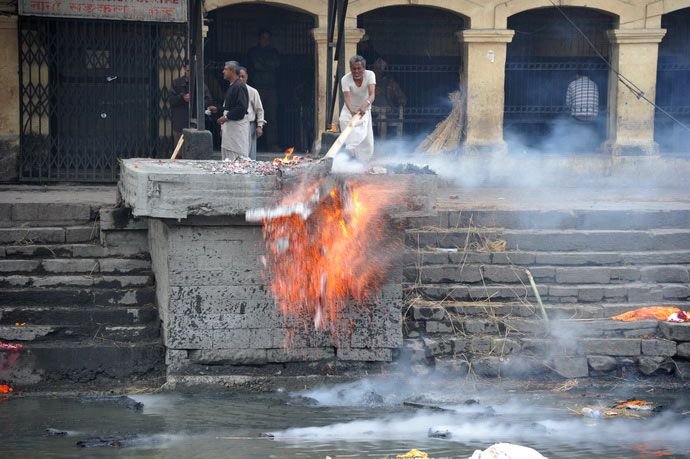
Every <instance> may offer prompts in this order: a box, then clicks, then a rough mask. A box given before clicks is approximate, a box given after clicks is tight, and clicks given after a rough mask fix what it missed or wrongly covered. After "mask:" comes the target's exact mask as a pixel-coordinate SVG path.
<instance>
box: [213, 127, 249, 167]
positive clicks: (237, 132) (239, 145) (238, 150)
mask: <svg viewBox="0 0 690 459" xmlns="http://www.w3.org/2000/svg"><path fill="white" fill-rule="evenodd" d="M220 133H221V144H220V147H221V154H222V156H223V159H230V160H235V159H237V158H239V157H240V156H249V121H247V118H246V117H245V118H244V119H241V120H239V121H233V120H227V121H226V122H225V123H223V125H222V126H221V127H220Z"/></svg>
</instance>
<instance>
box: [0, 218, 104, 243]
mask: <svg viewBox="0 0 690 459" xmlns="http://www.w3.org/2000/svg"><path fill="white" fill-rule="evenodd" d="M98 237H99V227H98V224H97V223H96V222H94V223H93V224H90V225H81V226H54V227H53V226H45V227H41V226H27V227H11V228H0V244H5V245H24V244H26V245H35V244H36V243H46V244H64V243H73V242H89V241H96V240H98Z"/></svg>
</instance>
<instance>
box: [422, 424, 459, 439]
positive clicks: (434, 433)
mask: <svg viewBox="0 0 690 459" xmlns="http://www.w3.org/2000/svg"><path fill="white" fill-rule="evenodd" d="M427 436H428V437H429V438H446V439H448V438H450V437H452V436H453V435H452V434H451V433H450V429H448V428H447V427H429V431H428V432H427Z"/></svg>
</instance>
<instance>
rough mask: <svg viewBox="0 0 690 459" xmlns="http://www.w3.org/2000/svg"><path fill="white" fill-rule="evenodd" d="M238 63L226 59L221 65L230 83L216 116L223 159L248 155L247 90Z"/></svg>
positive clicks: (224, 76)
mask: <svg viewBox="0 0 690 459" xmlns="http://www.w3.org/2000/svg"><path fill="white" fill-rule="evenodd" d="M239 74H240V64H239V63H238V62H237V61H228V62H226V63H225V66H224V67H223V78H224V79H226V80H227V81H228V83H230V86H229V87H228V90H227V92H226V93H225V100H224V101H223V116H221V117H220V118H218V124H220V126H221V145H220V152H221V156H222V158H223V159H229V160H235V159H238V158H239V157H241V156H249V122H248V121H247V118H246V115H247V109H248V107H249V92H248V91H247V86H246V85H245V84H244V82H243V81H242V80H240V78H239Z"/></svg>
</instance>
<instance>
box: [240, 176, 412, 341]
mask: <svg viewBox="0 0 690 459" xmlns="http://www.w3.org/2000/svg"><path fill="white" fill-rule="evenodd" d="M377 179H378V180H377V181H376V182H374V181H372V180H365V179H363V178H361V177H360V178H355V179H350V180H344V179H338V178H335V177H334V176H327V177H321V178H320V179H318V180H316V181H315V182H314V183H312V184H309V185H303V186H301V187H300V189H298V190H297V191H296V192H294V193H293V194H291V195H289V196H287V197H286V198H285V199H283V201H282V202H281V203H280V206H279V207H277V208H274V209H255V210H253V211H250V212H248V213H247V219H248V220H253V221H262V222H263V232H264V238H265V241H266V249H267V250H266V255H265V258H264V259H263V262H264V266H265V268H266V274H267V277H268V279H269V281H270V285H271V290H272V293H273V296H274V298H275V300H276V302H277V304H278V306H279V308H280V310H281V311H282V313H283V314H284V315H285V316H286V317H294V318H298V319H300V318H301V319H305V322H306V321H307V320H309V321H313V324H314V327H315V328H316V329H317V330H318V329H326V328H330V331H331V332H332V333H337V332H338V331H339V330H338V323H339V321H338V319H340V318H342V313H343V311H344V308H345V307H346V306H347V305H348V304H350V302H351V300H354V303H355V305H359V306H363V305H366V304H367V303H369V304H370V302H371V300H372V299H373V296H374V294H375V293H376V292H377V291H378V290H379V289H380V288H381V286H382V285H383V284H384V282H385V281H386V277H387V274H388V272H389V270H390V268H391V266H392V263H393V261H394V258H395V257H396V256H397V255H399V254H400V252H401V250H400V249H401V247H399V244H400V242H401V241H398V240H395V239H394V238H390V237H389V236H388V235H389V231H388V229H389V228H390V227H389V225H390V222H389V221H388V219H387V215H386V214H387V212H386V209H387V208H389V207H390V206H391V205H393V204H395V203H396V202H397V199H398V198H399V197H400V196H401V195H402V190H401V189H400V187H399V186H398V187H396V186H394V183H393V182H392V181H390V180H386V179H385V178H384V177H377Z"/></svg>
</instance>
